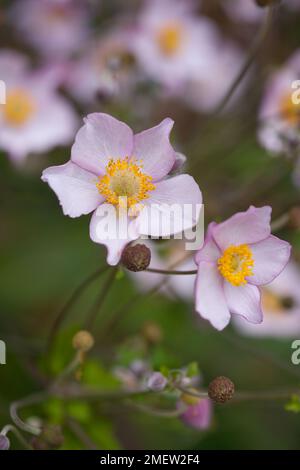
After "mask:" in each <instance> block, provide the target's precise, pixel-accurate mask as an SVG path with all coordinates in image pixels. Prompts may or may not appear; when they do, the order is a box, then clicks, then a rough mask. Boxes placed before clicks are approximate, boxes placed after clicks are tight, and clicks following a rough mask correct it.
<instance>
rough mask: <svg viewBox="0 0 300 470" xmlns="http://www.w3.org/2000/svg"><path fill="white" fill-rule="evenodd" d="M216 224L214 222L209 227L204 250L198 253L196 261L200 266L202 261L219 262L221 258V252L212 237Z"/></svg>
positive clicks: (201, 249)
mask: <svg viewBox="0 0 300 470" xmlns="http://www.w3.org/2000/svg"><path fill="white" fill-rule="evenodd" d="M216 225H217V224H216V223H215V222H212V223H210V224H209V226H208V227H207V233H206V237H205V241H204V244H203V246H202V248H200V250H199V251H198V252H197V253H196V256H195V261H196V263H197V264H199V263H200V262H201V261H211V262H212V261H217V259H218V258H219V257H220V256H221V251H220V249H219V247H218V245H217V244H216V242H215V241H214V239H213V237H212V231H213V228H214V227H216Z"/></svg>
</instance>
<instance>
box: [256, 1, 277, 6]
mask: <svg viewBox="0 0 300 470" xmlns="http://www.w3.org/2000/svg"><path fill="white" fill-rule="evenodd" d="M278 2H279V0H255V3H256V5H257V6H259V7H268V6H270V5H274V4H275V3H278Z"/></svg>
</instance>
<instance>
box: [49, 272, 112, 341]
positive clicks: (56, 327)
mask: <svg viewBox="0 0 300 470" xmlns="http://www.w3.org/2000/svg"><path fill="white" fill-rule="evenodd" d="M107 269H108V266H107V265H105V266H102V267H101V268H100V269H97V271H95V272H94V273H92V274H90V275H89V276H88V277H87V278H86V279H84V281H83V282H81V284H80V285H79V286H78V287H77V288H76V289H75V291H74V292H73V293H72V295H71V297H70V298H69V299H68V300H67V302H66V303H65V305H64V306H63V308H62V309H61V310H60V311H59V313H58V315H57V317H56V319H55V321H54V323H53V326H52V328H51V330H50V334H49V336H48V341H47V349H48V350H49V349H50V348H51V346H52V344H53V340H54V337H55V334H56V333H57V331H58V330H59V328H60V326H61V324H62V322H63V321H64V320H65V318H66V316H67V314H68V313H69V311H70V309H71V307H72V306H73V305H74V304H75V302H76V301H77V299H78V298H79V297H80V295H81V294H82V293H83V291H84V290H85V289H86V288H87V287H88V286H89V285H90V284H91V283H92V282H93V281H94V280H95V279H97V277H99V276H101V274H103V273H104V272H105V271H106V270H107Z"/></svg>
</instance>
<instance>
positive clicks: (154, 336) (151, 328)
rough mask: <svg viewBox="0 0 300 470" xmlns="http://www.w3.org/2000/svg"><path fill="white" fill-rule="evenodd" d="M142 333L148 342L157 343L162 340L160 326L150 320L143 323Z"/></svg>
mask: <svg viewBox="0 0 300 470" xmlns="http://www.w3.org/2000/svg"><path fill="white" fill-rule="evenodd" d="M142 334H143V336H144V338H145V339H146V340H147V341H148V342H149V343H153V344H155V343H159V342H160V341H161V340H162V331H161V328H160V326H159V325H158V324H157V323H155V322H152V321H147V322H145V323H144V325H143V328H142Z"/></svg>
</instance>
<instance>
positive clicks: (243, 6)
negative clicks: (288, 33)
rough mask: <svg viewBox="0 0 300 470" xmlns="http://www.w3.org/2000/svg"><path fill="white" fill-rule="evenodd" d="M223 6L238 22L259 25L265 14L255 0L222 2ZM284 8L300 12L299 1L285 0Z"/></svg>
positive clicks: (224, 0)
mask: <svg viewBox="0 0 300 470" xmlns="http://www.w3.org/2000/svg"><path fill="white" fill-rule="evenodd" d="M221 6H222V7H223V8H224V10H225V11H226V13H227V14H228V16H229V17H231V19H232V20H233V21H236V22H241V21H243V22H245V23H249V24H250V23H251V24H253V23H257V22H259V21H261V19H262V18H263V16H264V14H265V11H264V9H263V8H261V7H259V6H258V5H256V4H255V1H254V0H221ZM282 6H284V7H286V8H287V9H290V10H291V11H295V10H300V3H299V0H284V1H283V2H282Z"/></svg>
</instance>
